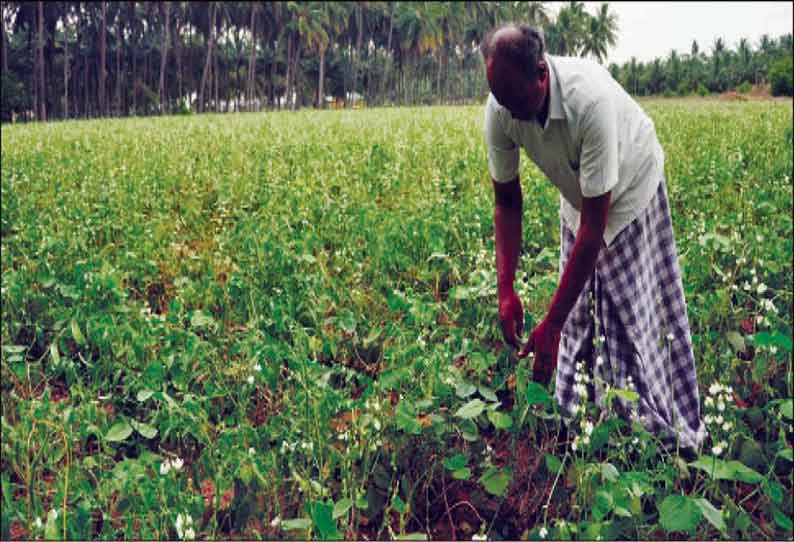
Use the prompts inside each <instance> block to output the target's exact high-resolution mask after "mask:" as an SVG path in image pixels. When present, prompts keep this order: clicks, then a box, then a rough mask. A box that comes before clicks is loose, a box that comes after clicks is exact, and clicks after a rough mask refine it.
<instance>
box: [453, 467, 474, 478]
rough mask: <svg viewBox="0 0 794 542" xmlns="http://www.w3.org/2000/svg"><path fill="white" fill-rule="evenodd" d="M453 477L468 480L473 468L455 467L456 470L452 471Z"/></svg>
mask: <svg viewBox="0 0 794 542" xmlns="http://www.w3.org/2000/svg"><path fill="white" fill-rule="evenodd" d="M452 477H453V478H454V479H455V480H468V479H469V478H471V469H469V467H463V468H461V469H455V470H454V471H452Z"/></svg>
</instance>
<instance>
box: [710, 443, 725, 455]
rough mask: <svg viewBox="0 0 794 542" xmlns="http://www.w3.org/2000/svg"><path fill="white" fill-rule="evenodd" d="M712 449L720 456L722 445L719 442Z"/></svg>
mask: <svg viewBox="0 0 794 542" xmlns="http://www.w3.org/2000/svg"><path fill="white" fill-rule="evenodd" d="M711 451H712V452H713V453H714V455H716V456H719V455H721V454H722V446H720V445H719V444H718V445H716V446H714V448H712V449H711Z"/></svg>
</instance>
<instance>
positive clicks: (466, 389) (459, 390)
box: [455, 382, 477, 399]
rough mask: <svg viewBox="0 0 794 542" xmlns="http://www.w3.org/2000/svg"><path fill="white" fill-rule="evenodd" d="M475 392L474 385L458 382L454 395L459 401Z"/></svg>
mask: <svg viewBox="0 0 794 542" xmlns="http://www.w3.org/2000/svg"><path fill="white" fill-rule="evenodd" d="M475 391H477V387H476V386H475V385H474V384H469V383H468V382H458V385H457V386H455V395H457V396H458V397H460V398H461V399H465V398H466V397H468V396H469V395H471V394H473V393H474V392H475Z"/></svg>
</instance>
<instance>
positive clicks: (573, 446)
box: [571, 440, 578, 452]
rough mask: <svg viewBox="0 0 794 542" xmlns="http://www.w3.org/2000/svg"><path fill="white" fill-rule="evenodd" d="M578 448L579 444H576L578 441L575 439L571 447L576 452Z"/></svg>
mask: <svg viewBox="0 0 794 542" xmlns="http://www.w3.org/2000/svg"><path fill="white" fill-rule="evenodd" d="M576 448H578V446H577V444H576V441H575V440H574V441H573V442H572V443H571V449H572V450H573V451H574V452H575V451H576Z"/></svg>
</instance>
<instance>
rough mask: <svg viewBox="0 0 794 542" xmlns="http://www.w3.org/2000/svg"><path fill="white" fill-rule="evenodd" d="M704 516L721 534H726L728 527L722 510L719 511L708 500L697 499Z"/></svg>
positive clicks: (696, 501)
mask: <svg viewBox="0 0 794 542" xmlns="http://www.w3.org/2000/svg"><path fill="white" fill-rule="evenodd" d="M695 503H697V505H698V507H699V508H700V511H701V512H702V513H703V516H704V517H705V518H706V519H707V520H708V522H709V523H711V524H712V525H713V526H714V527H715V528H716V529H717V530H718V531H719V532H721V533H724V532H725V531H726V530H727V528H728V526H727V525H725V519H724V518H723V517H722V510H718V509H717V508H715V507H714V505H713V504H711V503H710V502H709V501H708V500H707V499H695Z"/></svg>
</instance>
